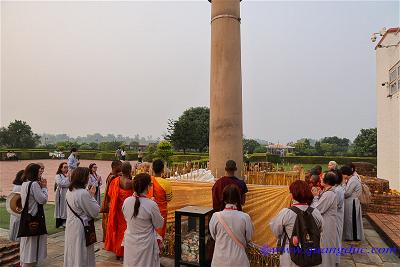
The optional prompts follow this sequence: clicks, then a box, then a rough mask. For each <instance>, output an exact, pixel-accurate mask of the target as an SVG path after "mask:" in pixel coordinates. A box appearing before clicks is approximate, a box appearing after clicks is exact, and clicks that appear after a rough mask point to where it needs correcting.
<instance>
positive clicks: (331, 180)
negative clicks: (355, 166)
mask: <svg viewBox="0 0 400 267" xmlns="http://www.w3.org/2000/svg"><path fill="white" fill-rule="evenodd" d="M336 181H337V175H336V173H334V172H327V173H325V175H324V184H328V185H331V186H334V185H335V184H336Z"/></svg>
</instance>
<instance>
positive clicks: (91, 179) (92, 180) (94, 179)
mask: <svg viewBox="0 0 400 267" xmlns="http://www.w3.org/2000/svg"><path fill="white" fill-rule="evenodd" d="M88 185H90V186H95V187H97V190H96V195H95V198H96V200H97V203H99V205H100V186H101V185H102V183H101V180H100V181H98V180H97V175H95V174H90V175H89V182H88Z"/></svg>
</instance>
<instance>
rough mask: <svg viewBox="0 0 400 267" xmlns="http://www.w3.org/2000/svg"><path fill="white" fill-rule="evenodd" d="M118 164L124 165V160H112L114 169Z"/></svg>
mask: <svg viewBox="0 0 400 267" xmlns="http://www.w3.org/2000/svg"><path fill="white" fill-rule="evenodd" d="M118 165H122V161H120V160H113V161H112V162H111V169H114V168H115V167H117V166H118Z"/></svg>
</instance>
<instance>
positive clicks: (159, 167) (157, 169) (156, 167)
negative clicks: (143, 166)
mask: <svg viewBox="0 0 400 267" xmlns="http://www.w3.org/2000/svg"><path fill="white" fill-rule="evenodd" d="M163 170H164V162H163V161H162V160H161V159H156V160H155V161H153V171H154V173H156V174H158V173H162V172H163Z"/></svg>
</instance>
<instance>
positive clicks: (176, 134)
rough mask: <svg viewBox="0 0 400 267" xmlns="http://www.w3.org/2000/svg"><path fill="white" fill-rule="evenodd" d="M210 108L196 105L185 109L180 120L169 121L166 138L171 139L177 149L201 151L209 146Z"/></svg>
mask: <svg viewBox="0 0 400 267" xmlns="http://www.w3.org/2000/svg"><path fill="white" fill-rule="evenodd" d="M209 125H210V109H209V108H207V107H196V108H193V107H192V108H189V109H188V110H185V111H184V112H183V114H182V115H181V116H180V117H179V119H178V120H176V121H174V120H169V121H168V129H167V131H168V134H167V135H166V136H165V139H166V140H168V141H170V142H171V143H172V145H173V146H174V148H175V149H178V150H183V152H184V153H186V150H188V149H195V150H198V151H200V152H202V151H204V150H206V149H207V148H208V138H209V127H210V126H209Z"/></svg>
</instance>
